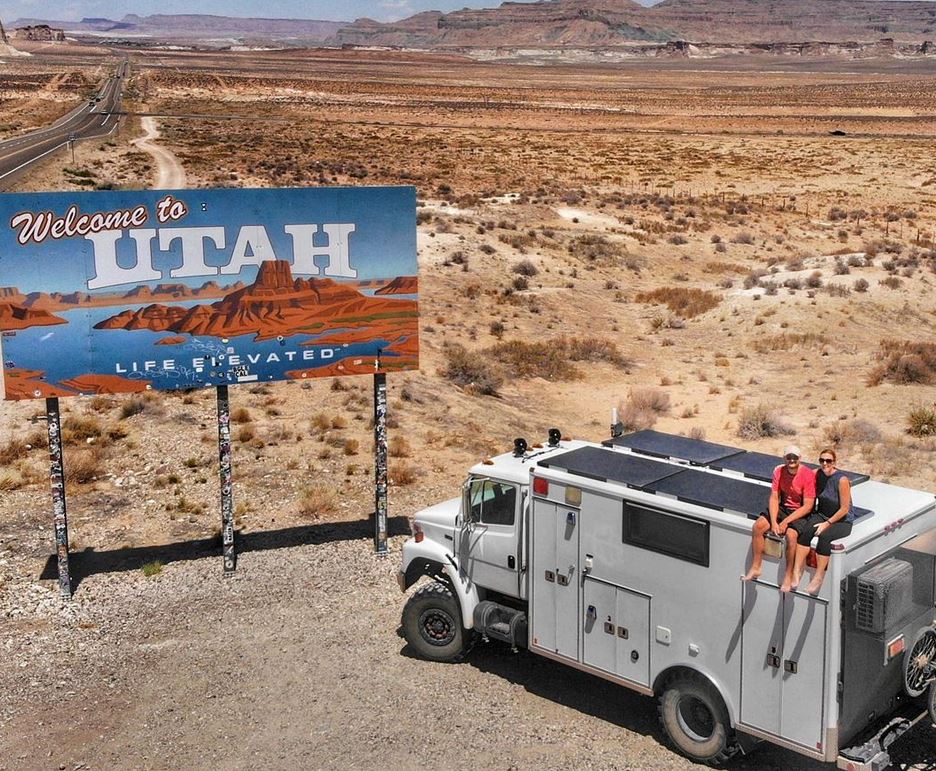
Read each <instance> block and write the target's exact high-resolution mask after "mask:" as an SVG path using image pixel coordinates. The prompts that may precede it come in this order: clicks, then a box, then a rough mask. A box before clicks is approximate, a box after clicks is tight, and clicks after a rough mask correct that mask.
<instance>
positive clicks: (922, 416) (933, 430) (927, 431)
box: [907, 404, 936, 436]
mask: <svg viewBox="0 0 936 771" xmlns="http://www.w3.org/2000/svg"><path fill="white" fill-rule="evenodd" d="M907 433H908V434H910V435H911V436H936V404H919V405H917V406H916V407H914V408H912V409H911V410H910V412H908V413H907Z"/></svg>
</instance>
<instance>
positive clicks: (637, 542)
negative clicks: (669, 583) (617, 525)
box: [624, 502, 709, 567]
mask: <svg viewBox="0 0 936 771" xmlns="http://www.w3.org/2000/svg"><path fill="white" fill-rule="evenodd" d="M624 542H625V543H629V544H633V545H634V546H641V547H643V548H644V549H652V550H653V551H656V552H660V553H661V554H668V555H670V556H671V557H676V558H677V559H681V560H686V561H688V562H695V563H696V564H698V565H703V566H705V567H708V564H709V523H708V522H706V521H705V520H702V519H694V518H693V517H686V516H683V515H682V514H673V513H670V512H666V511H657V510H655V509H648V508H645V507H643V506H636V505H634V504H632V503H626V502H625V503H624Z"/></svg>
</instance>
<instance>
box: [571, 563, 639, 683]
mask: <svg viewBox="0 0 936 771" xmlns="http://www.w3.org/2000/svg"><path fill="white" fill-rule="evenodd" d="M584 585H585V591H584V600H583V602H582V605H583V612H584V626H583V634H582V640H583V642H582V645H583V653H582V656H583V659H582V660H583V663H585V664H588V665H590V666H593V667H597V668H598V669H603V670H604V671H606V672H610V673H612V674H614V675H617V676H618V677H623V678H626V679H628V680H632V681H634V682H636V683H640V684H641V685H649V684H650V598H649V597H647V596H646V595H644V594H639V593H637V592H632V591H629V590H628V589H624V588H623V587H620V586H614V585H613V584H608V583H605V582H604V581H600V580H597V579H594V578H592V577H591V576H587V577H586V578H585V581H584Z"/></svg>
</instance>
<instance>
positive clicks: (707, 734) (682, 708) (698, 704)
mask: <svg viewBox="0 0 936 771" xmlns="http://www.w3.org/2000/svg"><path fill="white" fill-rule="evenodd" d="M676 720H677V721H679V727H680V728H681V729H682V731H683V733H685V734H686V736H688V737H689V738H690V739H692V740H693V741H694V742H706V741H708V740H709V739H711V738H712V735H713V734H714V733H715V715H713V714H712V710H711V709H709V706H708V704H706V703H705V702H704V701H702V699H699V698H698V697H696V696H683V697H682V698H681V699H680V700H679V703H678V704H677V705H676Z"/></svg>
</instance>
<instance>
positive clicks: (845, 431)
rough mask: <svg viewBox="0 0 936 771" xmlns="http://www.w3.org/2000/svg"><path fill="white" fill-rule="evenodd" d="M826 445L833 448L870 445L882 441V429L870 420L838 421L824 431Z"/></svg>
mask: <svg viewBox="0 0 936 771" xmlns="http://www.w3.org/2000/svg"><path fill="white" fill-rule="evenodd" d="M822 436H823V439H824V442H823V443H824V444H831V445H832V446H833V447H840V446H842V445H843V444H844V445H856V444H868V443H869V442H879V441H880V440H881V431H880V429H879V428H878V427H877V426H876V425H874V424H873V423H871V422H870V421H868V420H863V419H862V418H856V419H855V420H837V421H835V422H834V423H830V424H829V425H828V426H826V427H825V428H824V429H823V431H822Z"/></svg>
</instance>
